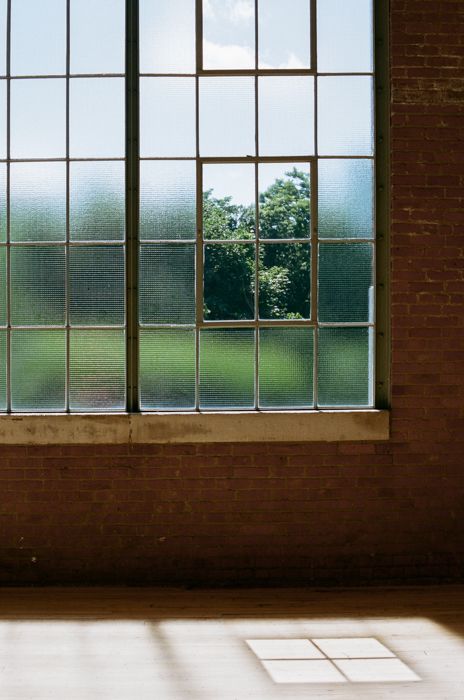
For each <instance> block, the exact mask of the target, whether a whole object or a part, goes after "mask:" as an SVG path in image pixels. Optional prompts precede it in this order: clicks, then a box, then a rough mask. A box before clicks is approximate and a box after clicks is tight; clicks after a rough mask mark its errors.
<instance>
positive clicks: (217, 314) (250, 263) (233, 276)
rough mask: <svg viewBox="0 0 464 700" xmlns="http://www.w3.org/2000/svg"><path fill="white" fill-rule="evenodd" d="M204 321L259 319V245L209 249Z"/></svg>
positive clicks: (209, 247) (224, 245)
mask: <svg viewBox="0 0 464 700" xmlns="http://www.w3.org/2000/svg"><path fill="white" fill-rule="evenodd" d="M203 314H204V318H205V320H207V321H230V320H241V319H242V320H250V319H253V318H254V317H255V245H254V244H243V243H219V244H216V245H214V244H213V245H206V246H205V257H204V309H203Z"/></svg>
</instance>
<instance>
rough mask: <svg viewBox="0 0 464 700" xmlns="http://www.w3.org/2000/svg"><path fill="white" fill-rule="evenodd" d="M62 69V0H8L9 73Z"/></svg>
mask: <svg viewBox="0 0 464 700" xmlns="http://www.w3.org/2000/svg"><path fill="white" fill-rule="evenodd" d="M65 72H66V0H41V1H40V2H38V1H37V0H12V1H11V74H12V75H56V74H63V73H65Z"/></svg>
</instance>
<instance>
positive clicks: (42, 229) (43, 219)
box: [10, 163, 66, 242]
mask: <svg viewBox="0 0 464 700" xmlns="http://www.w3.org/2000/svg"><path fill="white" fill-rule="evenodd" d="M10 197H11V199H10V202H11V210H10V211H11V213H10V216H11V219H10V236H11V240H12V241H13V242H15V241H65V240H66V163H11V166H10Z"/></svg>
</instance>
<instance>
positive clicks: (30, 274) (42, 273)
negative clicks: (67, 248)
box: [10, 246, 65, 326]
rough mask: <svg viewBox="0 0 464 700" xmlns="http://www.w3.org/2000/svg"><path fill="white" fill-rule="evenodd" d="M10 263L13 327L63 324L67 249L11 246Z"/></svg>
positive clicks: (59, 247)
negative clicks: (65, 251) (65, 250)
mask: <svg viewBox="0 0 464 700" xmlns="http://www.w3.org/2000/svg"><path fill="white" fill-rule="evenodd" d="M10 263H11V271H10V279H11V320H12V323H13V325H16V326H23V325H31V326H58V325H62V324H64V320H65V313H64V304H65V284H64V278H65V254H64V247H61V246H53V247H51V246H42V247H40V248H36V247H27V248H22V247H21V248H16V247H12V248H11V251H10Z"/></svg>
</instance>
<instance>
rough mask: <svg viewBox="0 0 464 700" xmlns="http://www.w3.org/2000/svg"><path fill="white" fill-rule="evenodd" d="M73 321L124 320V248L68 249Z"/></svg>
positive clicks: (96, 323)
mask: <svg viewBox="0 0 464 700" xmlns="http://www.w3.org/2000/svg"><path fill="white" fill-rule="evenodd" d="M69 276H70V322H71V324H72V325H76V326H112V325H122V324H123V323H124V296H125V294H124V280H125V272H124V248H123V247H122V246H79V247H78V248H73V247H71V249H70V251H69Z"/></svg>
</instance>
